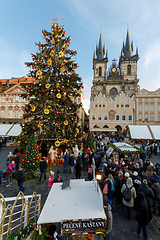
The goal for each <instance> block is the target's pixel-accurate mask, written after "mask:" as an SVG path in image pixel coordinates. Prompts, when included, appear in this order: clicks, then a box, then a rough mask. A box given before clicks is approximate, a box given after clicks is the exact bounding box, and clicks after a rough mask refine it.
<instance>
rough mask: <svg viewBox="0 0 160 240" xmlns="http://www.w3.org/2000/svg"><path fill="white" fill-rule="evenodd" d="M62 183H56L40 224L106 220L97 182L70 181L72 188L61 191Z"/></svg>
mask: <svg viewBox="0 0 160 240" xmlns="http://www.w3.org/2000/svg"><path fill="white" fill-rule="evenodd" d="M61 186H62V183H54V184H53V186H52V188H51V190H50V192H49V195H48V197H47V200H46V202H45V205H44V207H43V209H42V212H41V214H40V216H39V219H38V222H37V223H38V224H43V223H53V222H54V223H56V222H62V221H63V220H73V219H93V218H106V215H105V213H104V209H103V200H102V193H101V190H100V188H99V185H98V184H97V180H93V181H85V180H84V179H77V180H76V179H73V180H70V187H69V188H65V189H61Z"/></svg>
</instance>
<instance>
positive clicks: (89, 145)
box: [85, 131, 95, 150]
mask: <svg viewBox="0 0 160 240" xmlns="http://www.w3.org/2000/svg"><path fill="white" fill-rule="evenodd" d="M85 148H86V149H88V148H90V149H91V150H92V149H94V148H95V146H94V143H93V138H92V134H91V132H90V131H89V132H88V136H87V140H86V144H85Z"/></svg>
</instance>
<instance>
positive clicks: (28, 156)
mask: <svg viewBox="0 0 160 240" xmlns="http://www.w3.org/2000/svg"><path fill="white" fill-rule="evenodd" d="M38 149H39V148H38V145H37V141H36V139H35V136H34V134H33V135H32V136H31V139H30V141H29V142H28V145H27V148H26V152H25V158H24V159H23V160H22V167H23V169H24V171H25V172H28V171H35V170H39V150H38Z"/></svg>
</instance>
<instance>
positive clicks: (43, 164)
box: [38, 157, 47, 184]
mask: <svg viewBox="0 0 160 240" xmlns="http://www.w3.org/2000/svg"><path fill="white" fill-rule="evenodd" d="M46 168H47V162H46V160H45V159H44V157H42V158H41V160H40V177H39V182H38V184H39V183H40V182H41V178H42V174H44V182H45V181H46Z"/></svg>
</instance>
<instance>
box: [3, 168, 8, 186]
mask: <svg viewBox="0 0 160 240" xmlns="http://www.w3.org/2000/svg"><path fill="white" fill-rule="evenodd" d="M2 177H3V183H5V182H6V181H7V172H6V170H3V175H2Z"/></svg>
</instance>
